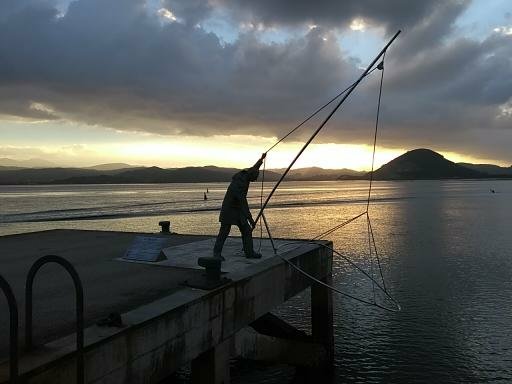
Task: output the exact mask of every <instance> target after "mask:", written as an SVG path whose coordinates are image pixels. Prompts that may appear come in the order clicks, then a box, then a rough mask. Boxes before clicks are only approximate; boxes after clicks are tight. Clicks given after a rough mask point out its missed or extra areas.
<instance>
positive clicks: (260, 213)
mask: <svg viewBox="0 0 512 384" xmlns="http://www.w3.org/2000/svg"><path fill="white" fill-rule="evenodd" d="M400 32H402V31H401V30H398V32H397V33H395V35H394V36H393V37H392V38H391V40H389V42H388V43H387V44H386V46H385V47H384V48H382V50H381V51H380V53H379V54H378V55H377V57H375V59H373V61H372V62H371V63H370V65H368V67H367V68H366V69H365V70H364V72H363V74H362V75H361V76H360V77H359V79H357V81H356V82H355V83H354V84H353V85H352V87H351V88H350V89H349V90H348V91H347V93H346V94H345V96H343V98H342V99H341V100H340V101H339V102H338V104H336V106H335V107H334V109H333V110H332V111H331V113H329V115H328V116H327V117H326V118H325V119H324V121H322V123H321V124H320V126H319V127H318V128H317V129H316V130H315V132H314V133H313V135H311V137H310V138H309V139H308V141H306V143H305V144H304V146H303V147H302V148H301V150H300V151H299V153H297V155H296V156H295V158H294V159H293V160H292V162H291V163H290V165H289V166H288V168H286V171H284V173H283V174H282V175H281V177H280V178H279V180H278V181H277V183H276V184H275V185H274V188H272V191H270V193H269V195H268V196H267V198H266V199H265V203H264V204H263V206H262V207H261V209H260V211H259V212H258V216H256V219H255V220H254V224H253V227H255V226H256V223H257V222H258V220H259V219H260V218H261V215H262V214H263V211H264V209H265V208H266V207H267V204H268V202H269V201H270V199H271V198H272V196H273V195H274V193H275V191H276V190H277V187H279V184H281V182H282V181H283V180H284V178H285V177H286V175H287V174H288V172H290V169H291V168H292V167H293V164H295V162H296V161H297V160H298V158H299V157H300V156H301V155H302V153H303V152H304V151H305V150H306V148H307V147H308V146H309V144H311V142H312V141H313V139H314V138H315V137H316V135H318V133H319V132H320V131H321V130H322V128H323V127H324V125H325V124H327V122H328V121H329V120H330V119H331V117H332V115H334V113H335V112H336V111H337V110H338V108H339V107H340V106H341V104H343V103H344V101H345V100H346V99H347V98H348V97H349V96H350V94H351V93H352V92H353V91H354V89H356V87H357V86H358V85H359V83H360V82H361V80H363V78H364V77H365V76H366V75H367V74H368V72H370V70H371V69H372V67H373V66H374V65H375V63H377V61H379V59H380V57H381V56H382V55H383V54H384V53H385V52H386V50H387V49H388V48H389V46H390V45H391V44H392V43H393V41H395V39H396V38H397V37H398V35H399V34H400Z"/></svg>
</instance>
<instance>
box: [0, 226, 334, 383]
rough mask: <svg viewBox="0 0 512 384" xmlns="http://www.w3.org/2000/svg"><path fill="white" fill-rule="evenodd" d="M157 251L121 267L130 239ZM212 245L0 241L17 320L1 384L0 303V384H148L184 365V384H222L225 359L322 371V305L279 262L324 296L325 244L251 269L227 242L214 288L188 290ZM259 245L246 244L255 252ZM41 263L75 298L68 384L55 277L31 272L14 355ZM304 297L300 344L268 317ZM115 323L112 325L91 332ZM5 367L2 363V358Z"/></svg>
mask: <svg viewBox="0 0 512 384" xmlns="http://www.w3.org/2000/svg"><path fill="white" fill-rule="evenodd" d="M140 236H144V237H154V238H159V239H161V240H162V242H163V244H164V246H163V249H164V251H165V252H163V253H162V255H164V256H165V258H164V259H163V260H162V259H160V260H159V261H141V260H126V259H124V256H126V251H127V249H129V248H130V245H131V244H133V242H134V240H135V239H136V238H137V237H140ZM213 241H214V238H212V237H211V236H195V235H178V234H148V233H128V232H109V231H84V230H51V231H43V232H33V233H27V234H20V235H9V236H3V237H0V252H1V253H0V275H1V276H2V277H3V278H5V280H6V281H7V282H8V283H9V285H10V286H11V288H12V291H13V293H14V296H15V298H16V301H17V304H18V309H19V336H20V337H19V340H18V344H19V351H20V352H19V364H18V366H19V369H18V370H19V377H18V378H15V377H13V378H12V379H10V377H9V367H10V362H11V361H12V360H10V359H9V358H10V357H9V317H8V315H7V314H8V313H9V310H8V307H7V302H6V301H5V300H4V299H3V298H0V306H1V308H2V311H0V313H2V315H1V316H0V384H3V383H9V382H12V383H15V382H23V383H52V384H59V383H66V384H69V383H79V382H83V383H159V382H161V381H162V380H163V379H165V378H166V377H168V376H169V375H170V374H172V373H173V372H175V371H176V370H177V369H179V368H180V367H182V366H183V365H184V364H187V363H191V367H192V371H191V381H192V382H193V383H225V384H227V383H229V358H230V357H231V356H233V355H241V356H244V357H248V358H254V359H261V360H267V361H275V362H278V361H280V362H286V363H289V364H296V365H302V366H309V367H310V368H311V369H322V370H323V369H325V367H328V366H330V364H331V363H332V354H333V331H332V319H333V313H332V293H331V291H330V290H329V289H327V288H325V287H324V286H322V285H320V284H316V283H313V282H312V280H311V279H310V278H307V277H306V276H304V275H303V274H301V273H300V272H299V271H298V270H297V269H296V268H293V267H292V266H291V265H290V264H288V263H287V262H285V261H283V260H282V259H281V257H283V258H285V259H286V260H289V261H290V262H291V263H293V264H294V265H295V266H297V267H299V268H300V269H301V270H303V271H305V272H307V273H308V274H310V275H311V276H313V277H315V278H316V279H319V280H321V281H323V282H325V283H327V284H330V283H331V280H332V251H331V250H330V246H332V244H331V243H330V242H328V241H320V242H316V243H310V242H307V241H302V242H301V241H297V240H294V241H293V242H290V241H289V240H282V239H281V240H276V245H277V247H278V249H279V255H280V256H281V257H278V256H276V255H275V254H274V252H273V249H272V247H271V244H270V242H269V240H263V241H262V243H261V253H262V255H263V257H262V258H261V259H246V258H245V257H243V252H242V251H241V248H242V244H241V239H240V238H231V237H230V238H228V241H227V242H226V245H225V248H224V251H223V256H224V257H225V258H226V261H225V262H223V264H222V269H221V270H222V278H223V279H224V280H223V283H222V284H220V285H219V286H217V287H215V288H213V289H209V290H208V289H197V288H192V287H190V286H189V284H188V283H187V282H189V281H193V280H197V279H201V278H202V277H203V276H204V269H203V268H202V267H200V266H199V265H198V264H197V261H198V259H199V258H200V257H208V256H211V252H212V251H211V250H212V248H213ZM258 244H259V240H257V239H255V247H256V248H258ZM45 255H58V256H61V257H63V258H65V259H66V260H68V261H69V262H70V263H71V264H72V265H73V267H74V268H75V269H76V271H77V272H78V275H79V276H80V279H81V282H82V285H83V291H84V303H85V305H84V349H83V357H82V359H83V360H82V361H83V375H82V377H81V378H80V377H77V372H78V368H77V367H78V364H77V362H78V360H79V358H80V356H79V354H78V353H77V352H76V335H75V327H76V325H75V290H74V286H73V282H72V280H71V278H70V277H69V275H67V273H66V271H65V270H63V269H62V268H60V266H58V265H52V264H48V265H45V266H43V267H42V268H41V270H40V272H39V273H38V274H37V276H36V277H35V281H34V289H33V292H34V295H33V296H34V297H33V303H34V306H33V339H34V344H35V346H36V347H35V348H34V349H33V350H31V351H26V350H24V347H23V340H24V337H25V335H24V332H23V329H24V320H23V319H24V312H25V310H24V308H25V283H26V277H27V273H28V271H29V269H30V267H31V265H32V264H33V263H34V262H35V261H36V260H37V259H39V258H40V257H42V256H45ZM308 287H311V299H312V300H311V306H312V308H311V324H312V330H311V335H310V336H308V337H301V335H300V332H299V331H297V332H295V331H294V330H293V327H291V326H290V325H288V324H286V323H285V322H284V321H282V320H280V319H278V318H276V317H275V316H272V315H269V312H270V311H272V310H274V309H275V308H277V307H278V306H279V305H281V304H282V303H284V302H285V301H287V300H288V299H290V298H291V297H293V296H295V295H297V294H298V293H300V292H301V291H303V290H304V289H306V288H308ZM112 313H115V314H119V315H120V316H121V319H122V324H121V325H119V324H118V325H117V326H101V325H98V321H100V320H101V319H105V318H106V317H108V316H109V315H110V314H112ZM11 358H12V357H11Z"/></svg>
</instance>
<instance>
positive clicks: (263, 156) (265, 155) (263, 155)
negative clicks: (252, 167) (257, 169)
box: [261, 152, 267, 161]
mask: <svg viewBox="0 0 512 384" xmlns="http://www.w3.org/2000/svg"><path fill="white" fill-rule="evenodd" d="M265 157H267V153H266V152H265V153H263V154H262V155H261V161H263V160H265Z"/></svg>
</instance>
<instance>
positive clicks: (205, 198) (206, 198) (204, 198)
mask: <svg viewBox="0 0 512 384" xmlns="http://www.w3.org/2000/svg"><path fill="white" fill-rule="evenodd" d="M203 200H208V197H207V196H206V192H205V193H204V197H203Z"/></svg>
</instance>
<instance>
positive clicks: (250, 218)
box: [248, 217, 256, 229]
mask: <svg viewBox="0 0 512 384" xmlns="http://www.w3.org/2000/svg"><path fill="white" fill-rule="evenodd" d="M248 220H249V224H251V228H252V229H254V228H255V227H256V222H255V221H254V219H253V218H252V217H249V218H248Z"/></svg>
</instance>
